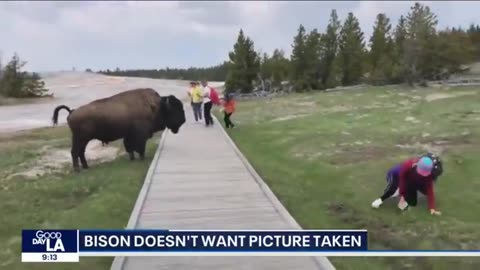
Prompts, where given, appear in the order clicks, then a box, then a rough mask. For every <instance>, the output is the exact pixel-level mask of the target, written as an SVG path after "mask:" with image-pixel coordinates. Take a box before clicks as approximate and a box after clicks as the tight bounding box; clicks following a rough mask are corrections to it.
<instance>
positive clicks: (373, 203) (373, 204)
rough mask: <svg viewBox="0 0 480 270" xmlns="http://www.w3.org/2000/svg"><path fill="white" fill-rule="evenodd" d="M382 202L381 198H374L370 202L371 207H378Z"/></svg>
mask: <svg viewBox="0 0 480 270" xmlns="http://www.w3.org/2000/svg"><path fill="white" fill-rule="evenodd" d="M382 203H383V202H382V199H380V198H378V199H376V200H375V201H373V202H372V207H373V208H379V207H380V205H382Z"/></svg>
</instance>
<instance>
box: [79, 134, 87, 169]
mask: <svg viewBox="0 0 480 270" xmlns="http://www.w3.org/2000/svg"><path fill="white" fill-rule="evenodd" d="M87 144H88V141H86V142H85V141H82V145H81V149H80V162H81V163H82V167H83V168H84V169H88V164H87V159H86V158H85V149H86V148H87Z"/></svg>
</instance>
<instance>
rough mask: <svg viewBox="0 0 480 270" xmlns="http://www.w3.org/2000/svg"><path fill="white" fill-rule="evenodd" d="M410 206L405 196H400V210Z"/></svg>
mask: <svg viewBox="0 0 480 270" xmlns="http://www.w3.org/2000/svg"><path fill="white" fill-rule="evenodd" d="M407 206H408V203H407V202H406V201H405V198H403V196H402V197H400V201H399V202H398V208H400V210H405V209H406V208H407Z"/></svg>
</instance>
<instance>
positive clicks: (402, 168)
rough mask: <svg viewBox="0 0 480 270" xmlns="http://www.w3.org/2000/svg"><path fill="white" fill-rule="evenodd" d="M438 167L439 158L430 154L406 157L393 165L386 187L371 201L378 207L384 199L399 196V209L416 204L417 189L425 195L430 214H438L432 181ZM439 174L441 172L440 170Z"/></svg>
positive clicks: (388, 174) (434, 178) (436, 175)
mask: <svg viewBox="0 0 480 270" xmlns="http://www.w3.org/2000/svg"><path fill="white" fill-rule="evenodd" d="M438 168H440V170H441V164H440V163H439V159H437V158H436V157H435V156H433V157H432V155H426V156H422V157H419V158H412V159H408V160H407V161H405V162H403V163H402V164H400V165H397V166H394V167H393V168H391V169H390V170H389V171H388V173H387V188H385V192H384V194H383V195H382V196H381V197H380V198H378V199H376V200H375V201H373V202H372V207H374V208H378V207H380V205H381V204H382V203H383V201H385V200H386V199H388V198H390V197H396V196H400V200H399V202H398V207H399V208H400V209H401V210H404V209H406V208H407V207H408V206H416V205H417V191H420V192H421V193H423V194H424V195H426V196H427V200H428V209H429V210H430V213H431V214H432V215H440V214H441V213H440V212H439V211H437V210H436V206H435V192H434V182H435V181H436V178H437V177H438V174H435V173H432V172H434V171H435V170H436V169H438ZM440 174H441V172H440Z"/></svg>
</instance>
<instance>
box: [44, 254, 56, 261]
mask: <svg viewBox="0 0 480 270" xmlns="http://www.w3.org/2000/svg"><path fill="white" fill-rule="evenodd" d="M42 260H44V261H56V260H58V257H57V254H55V253H45V254H42Z"/></svg>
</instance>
